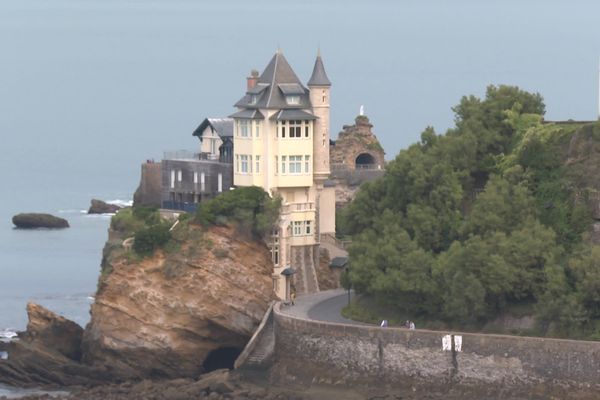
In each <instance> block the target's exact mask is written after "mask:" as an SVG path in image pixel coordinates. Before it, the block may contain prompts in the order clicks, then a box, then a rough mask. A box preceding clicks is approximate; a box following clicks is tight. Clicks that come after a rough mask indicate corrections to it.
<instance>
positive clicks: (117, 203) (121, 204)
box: [106, 199, 133, 207]
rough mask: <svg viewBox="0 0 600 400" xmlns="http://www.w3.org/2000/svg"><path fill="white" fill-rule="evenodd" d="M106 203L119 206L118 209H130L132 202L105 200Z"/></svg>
mask: <svg viewBox="0 0 600 400" xmlns="http://www.w3.org/2000/svg"><path fill="white" fill-rule="evenodd" d="M106 202H107V203H108V204H113V205H115V206H119V207H131V206H132V205H133V200H120V199H116V200H107V201H106Z"/></svg>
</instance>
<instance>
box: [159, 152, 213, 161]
mask: <svg viewBox="0 0 600 400" xmlns="http://www.w3.org/2000/svg"><path fill="white" fill-rule="evenodd" d="M163 159H165V160H183V161H199V160H200V161H219V155H218V154H212V153H194V152H192V151H189V150H176V151H165V152H164V154H163Z"/></svg>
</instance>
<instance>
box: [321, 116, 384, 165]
mask: <svg viewBox="0 0 600 400" xmlns="http://www.w3.org/2000/svg"><path fill="white" fill-rule="evenodd" d="M334 143H335V144H332V145H331V146H330V149H329V154H330V163H331V167H332V169H334V168H336V167H337V168H339V167H341V166H343V167H347V168H350V169H355V168H356V159H357V157H358V156H359V155H361V154H368V155H370V156H371V157H372V159H373V162H372V166H371V168H372V169H384V168H385V159H384V157H385V152H384V151H383V148H382V147H381V144H379V141H378V140H377V137H376V136H375V134H374V133H373V125H371V123H370V122H369V118H367V117H366V116H364V115H360V116H358V117H356V120H355V124H354V125H344V126H343V128H342V131H341V132H340V133H339V134H338V139H337V140H336V141H335V142H334Z"/></svg>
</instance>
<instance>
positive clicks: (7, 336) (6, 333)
mask: <svg viewBox="0 0 600 400" xmlns="http://www.w3.org/2000/svg"><path fill="white" fill-rule="evenodd" d="M16 337H17V332H15V331H14V330H12V329H0V342H10V341H11V340H12V339H14V338H16Z"/></svg>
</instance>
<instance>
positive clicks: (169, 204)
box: [162, 200, 198, 213]
mask: <svg viewBox="0 0 600 400" xmlns="http://www.w3.org/2000/svg"><path fill="white" fill-rule="evenodd" d="M162 208H164V209H167V210H181V211H185V212H189V213H195V212H196V210H197V209H198V204H196V203H187V202H181V201H171V200H166V201H163V202H162Z"/></svg>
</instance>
